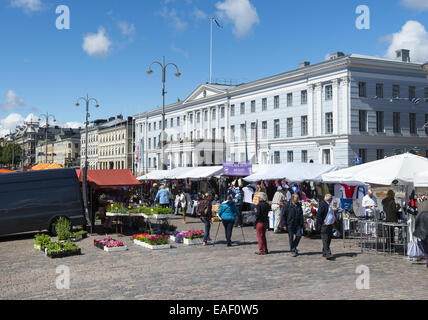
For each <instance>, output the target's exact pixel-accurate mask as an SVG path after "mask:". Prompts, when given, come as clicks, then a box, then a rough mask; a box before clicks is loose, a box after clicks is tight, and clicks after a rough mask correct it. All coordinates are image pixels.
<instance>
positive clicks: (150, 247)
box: [134, 240, 171, 250]
mask: <svg viewBox="0 0 428 320" xmlns="http://www.w3.org/2000/svg"><path fill="white" fill-rule="evenodd" d="M134 243H135V244H136V245H138V246H141V247H143V248H147V249H150V250H163V249H171V245H170V244H164V245H159V246H153V245H151V244H148V243H147V242H142V241H138V240H134Z"/></svg>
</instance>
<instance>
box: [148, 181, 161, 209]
mask: <svg viewBox="0 0 428 320" xmlns="http://www.w3.org/2000/svg"><path fill="white" fill-rule="evenodd" d="M158 191H159V190H158V185H157V183H154V184H153V187H152V188H151V189H150V205H152V206H153V205H154V204H155V199H156V195H157V194H158Z"/></svg>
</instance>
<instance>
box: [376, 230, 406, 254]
mask: <svg viewBox="0 0 428 320" xmlns="http://www.w3.org/2000/svg"><path fill="white" fill-rule="evenodd" d="M408 233H409V226H408V224H407V223H394V222H385V223H383V228H382V234H383V237H384V238H386V248H387V251H388V252H389V254H392V253H396V252H397V250H396V249H397V247H402V248H403V255H404V256H406V255H407V244H408V241H407V239H408Z"/></svg>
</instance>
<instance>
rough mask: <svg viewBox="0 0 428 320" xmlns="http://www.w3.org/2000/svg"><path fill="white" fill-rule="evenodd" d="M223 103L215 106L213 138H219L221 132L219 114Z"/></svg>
mask: <svg viewBox="0 0 428 320" xmlns="http://www.w3.org/2000/svg"><path fill="white" fill-rule="evenodd" d="M222 106H223V105H219V106H217V109H216V118H215V119H216V125H215V128H216V129H215V135H216V136H215V137H213V138H214V139H221V137H220V134H221V130H220V114H221V108H222Z"/></svg>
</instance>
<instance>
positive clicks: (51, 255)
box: [45, 248, 82, 259]
mask: <svg viewBox="0 0 428 320" xmlns="http://www.w3.org/2000/svg"><path fill="white" fill-rule="evenodd" d="M45 254H46V256H48V257H49V258H51V259H59V258H66V257H71V256H78V255H81V254H82V250H81V249H80V248H79V249H78V250H76V251H61V252H49V251H48V249H45Z"/></svg>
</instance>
